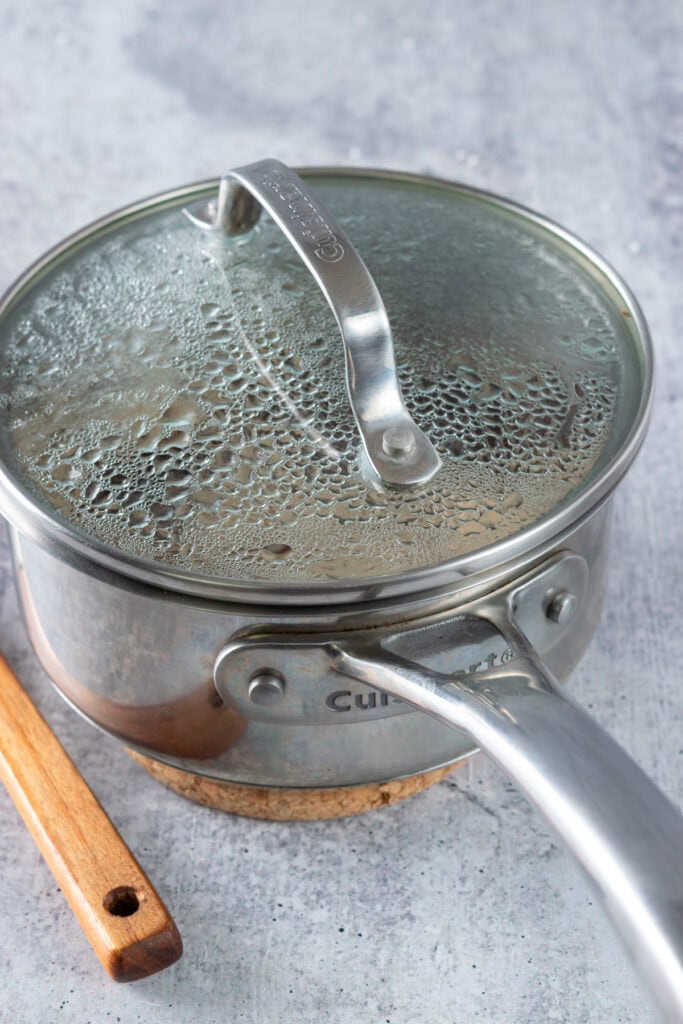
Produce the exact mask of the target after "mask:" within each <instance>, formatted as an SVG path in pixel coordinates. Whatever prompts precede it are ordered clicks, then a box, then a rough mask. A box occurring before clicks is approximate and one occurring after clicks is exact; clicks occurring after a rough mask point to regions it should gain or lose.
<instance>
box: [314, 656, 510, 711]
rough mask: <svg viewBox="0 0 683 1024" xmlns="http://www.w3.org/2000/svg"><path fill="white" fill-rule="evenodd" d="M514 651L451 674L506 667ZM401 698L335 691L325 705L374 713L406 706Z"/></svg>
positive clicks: (458, 674) (377, 692)
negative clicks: (394, 706)
mask: <svg viewBox="0 0 683 1024" xmlns="http://www.w3.org/2000/svg"><path fill="white" fill-rule="evenodd" d="M513 657H514V651H513V650H512V649H511V648H510V647H508V648H507V649H506V650H504V651H503V652H502V654H500V655H498V654H489V655H487V657H486V658H484V660H483V661H477V662H475V664H474V665H469V666H468V668H460V669H457V670H456V671H455V672H450V673H449V674H450V675H452V676H467V675H471V674H472V673H473V672H479V671H483V670H485V669H489V668H495V666H496V665H505V664H506V663H507V662H508V661H512V659H513ZM404 703H405V701H402V700H401V699H400V698H399V697H390V696H389V694H388V693H384V691H383V690H364V691H363V693H354V692H353V690H334V691H333V692H332V693H330V694H328V696H327V697H326V699H325V705H326V706H327V707H328V708H329V709H330V711H339V712H344V711H352V710H356V711H374V710H376V709H377V708H386V707H389V705H390V704H404Z"/></svg>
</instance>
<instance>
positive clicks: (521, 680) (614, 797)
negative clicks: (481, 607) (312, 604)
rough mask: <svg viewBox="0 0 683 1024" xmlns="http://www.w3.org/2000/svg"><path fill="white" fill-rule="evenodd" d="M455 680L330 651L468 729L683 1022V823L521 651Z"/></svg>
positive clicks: (365, 653)
mask: <svg viewBox="0 0 683 1024" xmlns="http://www.w3.org/2000/svg"><path fill="white" fill-rule="evenodd" d="M522 647H523V655H522V656H521V657H520V658H518V659H517V660H516V661H514V662H511V663H509V664H508V665H506V666H505V667H503V668H500V669H493V670H491V671H487V672H481V673H477V674H476V675H473V676H470V677H465V678H458V679H453V678H451V677H448V676H443V675H440V674H439V673H435V672H431V671H430V670H428V669H425V668H423V667H421V666H418V665H415V664H414V663H412V662H408V661H405V660H403V659H401V658H398V657H396V656H393V655H392V654H390V653H388V652H387V651H386V650H384V649H383V648H379V647H376V648H374V649H373V648H372V647H366V648H365V649H362V648H361V649H359V650H354V648H353V646H352V645H349V647H348V648H347V647H346V646H345V645H344V644H343V643H342V644H340V643H335V644H334V645H330V646H329V648H328V651H329V653H330V655H331V657H332V658H333V659H334V663H335V666H336V668H337V669H338V671H340V672H342V673H343V674H344V675H348V676H350V677H352V678H353V679H357V680H359V681H361V682H363V683H366V684H367V685H368V686H370V687H372V688H373V689H375V688H377V689H381V690H384V691H385V692H387V693H389V694H391V695H393V696H395V697H400V698H401V699H402V700H406V701H408V702H410V703H411V704H413V705H415V707H418V708H420V709H421V710H423V711H426V712H428V713H429V714H431V715H434V716H435V717H436V718H439V719H441V720H442V721H444V722H447V723H448V724H449V725H452V726H454V727H456V728H458V729H463V730H465V731H466V732H467V733H469V735H470V736H472V737H473V739H474V740H475V741H476V742H477V743H478V745H479V746H481V748H482V749H483V750H484V751H485V752H486V753H487V754H489V756H490V757H492V758H493V760H494V761H496V762H497V763H498V764H499V765H500V767H501V768H502V769H503V770H504V771H505V772H506V773H507V774H508V775H509V776H510V777H511V778H512V779H514V780H515V782H516V783H517V784H518V786H519V788H520V789H521V790H522V791H523V792H524V793H525V794H526V796H527V797H528V798H529V800H530V801H531V802H532V803H534V804H535V805H536V807H537V808H538V809H539V810H540V811H541V812H542V814H544V815H545V817H546V818H547V819H548V821H549V822H550V823H551V825H553V827H554V828H555V830H556V831H557V833H558V834H559V836H560V837H561V839H562V840H563V841H564V844H565V845H566V846H567V848H568V849H569V850H570V851H571V852H572V853H573V854H574V856H575V857H576V859H577V860H578V862H579V863H580V864H581V865H582V867H583V868H584V869H585V871H586V872H587V873H588V875H589V877H590V879H591V881H592V882H593V885H594V886H595V887H596V888H597V890H598V894H599V897H600V899H601V900H602V903H603V904H604V906H605V909H606V910H607V913H608V914H609V916H610V917H611V918H612V920H613V922H614V924H615V925H616V927H617V929H618V931H619V932H620V934H621V936H622V938H623V940H624V942H625V943H626V946H627V948H628V949H629V950H630V952H631V954H632V955H633V957H634V959H635V961H636V964H637V965H638V967H639V968H640V970H641V971H642V974H643V975H644V977H645V978H646V979H647V980H648V981H649V983H650V984H651V986H652V989H653V991H654V994H655V996H656V998H657V1000H658V1001H659V1004H660V1006H661V1008H662V1010H663V1011H664V1015H665V1019H666V1020H667V1021H668V1022H669V1024H681V1022H682V1021H683V817H681V815H680V813H679V812H678V810H677V809H676V808H675V807H674V806H673V805H672V804H671V803H670V802H669V801H668V800H667V799H666V797H665V796H664V795H663V794H662V793H661V792H660V791H659V790H658V789H657V787H656V786H655V785H654V783H653V782H651V781H650V779H648V777H647V776H646V775H645V773H644V772H643V771H642V770H641V769H640V768H639V767H638V766H637V765H636V764H635V762H634V761H632V760H631V758H630V757H629V756H628V754H626V752H625V751H624V750H622V748H621V747H620V746H618V744H617V743H615V742H614V740H612V739H611V738H610V737H609V736H608V735H607V734H606V733H605V732H604V730H603V729H601V728H600V726H599V725H597V723H596V722H594V721H593V719H592V718H590V716H589V715H588V714H587V713H586V712H585V711H583V710H582V709H581V708H580V707H578V706H577V705H576V704H575V703H574V702H573V701H572V700H571V699H570V698H568V697H567V696H566V695H564V694H563V693H561V692H560V691H559V689H558V688H557V685H556V684H555V683H554V682H553V681H552V679H551V678H550V677H549V675H548V673H547V671H546V670H545V668H544V666H543V665H542V664H541V663H540V661H539V660H538V659H537V658H536V656H535V655H534V654H533V652H532V651H531V649H530V648H529V647H528V645H526V644H524V643H523V644H522Z"/></svg>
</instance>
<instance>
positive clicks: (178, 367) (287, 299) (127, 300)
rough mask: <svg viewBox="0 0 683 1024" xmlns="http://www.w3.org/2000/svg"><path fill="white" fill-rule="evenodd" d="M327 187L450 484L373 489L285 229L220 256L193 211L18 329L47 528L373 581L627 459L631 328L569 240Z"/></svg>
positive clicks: (66, 267)
mask: <svg viewBox="0 0 683 1024" xmlns="http://www.w3.org/2000/svg"><path fill="white" fill-rule="evenodd" d="M317 187H318V192H319V194H320V195H321V196H322V198H323V200H324V201H325V202H326V203H327V205H328V206H329V207H330V209H331V210H332V211H333V212H334V213H335V215H336V216H337V218H338V219H339V220H340V221H341V223H342V224H343V226H344V227H345V229H346V230H347V232H348V234H349V235H350V237H351V238H352V239H353V240H354V242H355V244H356V247H357V248H358V249H359V250H360V252H361V254H362V255H363V257H364V258H365V260H366V262H367V264H368V266H369V268H370V270H371V273H372V274H373V276H374V277H375V280H376V282H377V284H378V286H379V289H380V291H381V293H382V295H383V298H384V301H385V305H386V307H387V310H388V313H389V318H390V320H391V323H392V327H393V330H394V341H395V345H396V351H397V362H398V367H399V375H400V380H401V385H402V388H403V392H404V396H405V399H406V403H407V405H408V407H409V409H410V410H411V413H412V414H413V416H414V418H415V419H416V421H417V422H418V423H419V425H420V426H421V427H422V429H423V430H424V431H425V432H426V434H427V435H428V436H429V437H430V439H431V440H432V442H433V443H434V445H435V446H436V448H437V450H438V451H439V454H440V455H441V458H442V460H443V468H442V469H441V471H440V472H439V474H438V475H437V476H436V477H435V478H434V479H433V480H431V481H430V482H429V483H428V484H427V485H426V486H424V487H420V488H415V489H411V490H389V489H384V488H382V487H381V486H380V485H379V483H378V482H377V481H374V480H372V479H371V478H370V476H369V475H368V473H367V472H366V469H365V466H364V464H363V460H362V458H361V457H360V454H359V447H360V441H359V437H358V435H357V431H356V428H355V423H354V420H353V416H352V414H351V411H350V408H349V403H348V399H347V395H346V388H345V381H344V360H343V354H342V349H341V343H340V339H339V335H338V329H337V326H336V324H335V321H334V319H333V317H332V314H331V313H330V311H329V310H328V308H327V306H326V305H325V302H324V299H323V298H322V296H321V294H320V292H319V291H318V289H317V286H316V285H315V284H314V282H313V281H312V279H311V278H310V277H309V276H308V273H307V271H306V270H305V269H304V268H303V267H302V266H301V264H300V263H299V260H298V258H297V257H296V255H295V253H294V252H293V250H291V249H290V247H289V245H288V243H287V242H286V241H284V239H282V237H281V236H280V234H279V232H278V229H277V228H276V227H275V226H274V225H273V224H272V223H271V222H270V221H268V220H266V219H265V218H263V219H262V222H261V223H260V224H259V225H258V226H257V228H256V229H254V230H253V231H252V232H251V233H250V234H249V235H247V236H245V237H243V238H241V239H239V240H237V241H236V240H230V239H223V238H215V237H213V236H211V237H209V236H207V235H205V234H203V233H202V232H201V231H199V230H198V229H197V228H195V227H193V226H192V225H191V224H190V222H189V221H188V220H187V219H186V218H185V217H184V215H183V213H182V211H181V209H180V208H179V207H177V206H176V207H173V208H170V209H168V208H166V209H164V210H162V211H156V212H155V213H154V214H153V216H149V217H146V218H144V219H142V220H140V219H138V220H135V221H132V222H129V223H124V224H122V225H119V226H117V227H116V228H115V229H114V230H110V231H109V232H107V233H104V234H103V235H101V236H100V237H99V238H97V239H95V241H93V242H91V243H90V244H88V245H87V246H85V247H82V248H81V249H79V250H77V251H75V252H73V253H71V254H70V255H68V256H67V258H65V259H63V260H62V261H61V262H59V263H58V265H57V266H56V267H55V268H54V269H53V270H52V271H50V272H49V273H48V274H47V275H46V276H44V277H43V279H42V280H41V281H40V282H39V283H38V284H37V285H36V286H35V287H34V288H33V289H32V290H31V291H29V292H28V294H26V295H25V297H24V298H23V299H22V300H21V302H19V303H18V304H17V305H16V307H15V309H14V310H13V311H12V312H11V314H10V316H8V317H7V318H6V319H5V321H4V324H3V325H2V326H0V343H1V346H2V381H1V383H2V409H1V416H2V429H3V433H4V443H5V447H6V449H8V450H9V454H8V455H7V456H6V457H7V459H8V462H9V466H10V469H11V471H12V472H13V473H14V474H15V475H16V476H17V477H19V479H20V480H21V481H22V483H23V485H24V486H27V487H28V488H29V489H30V490H31V491H32V492H33V493H34V495H36V496H37V497H38V500H39V501H41V502H42V504H43V505H44V506H47V507H48V508H49V509H50V510H52V511H53V512H55V513H56V514H57V515H59V516H61V517H63V518H66V519H68V520H70V521H71V522H72V523H73V524H75V525H76V526H77V527H78V528H79V529H80V530H81V531H83V532H84V533H86V534H89V535H91V536H93V537H96V538H98V539H99V540H100V541H102V542H105V543H107V544H110V545H112V546H113V547H115V548H120V549H123V550H125V551H127V552H130V553H133V554H135V555H138V556H141V557H143V558H146V559H151V560H153V561H155V562H160V563H164V564H165V565H170V566H175V567H181V568H183V569H186V570H191V571H194V572H198V573H202V574H208V575H211V576H216V577H227V578H235V579H241V580H271V581H280V582H282V581H287V582H300V581H306V580H311V579H318V580H319V579H339V578H358V577H361V578H367V577H374V576H385V575H388V574H393V573H399V572H402V571H405V570H407V569H414V568H419V567H423V566H427V565H432V564H435V563H438V562H442V561H444V560H447V559H451V558H454V557H455V556H458V555H462V554H464V553H467V552H472V551H474V550H475V549H478V548H481V547H482V546H484V545H489V544H492V543H494V542H495V541H498V540H500V539H502V538H504V537H506V536H508V535H510V534H513V533H515V532H517V531H519V530H520V529H522V528H523V527H524V526H527V525H528V524H530V523H532V522H534V521H535V520H537V519H538V518H539V517H540V516H543V515H544V514H546V513H548V512H549V511H551V510H552V509H553V508H555V507H556V506H558V505H559V504H561V503H562V502H564V501H565V500H566V499H567V497H568V496H570V495H571V494H572V492H573V491H574V490H575V489H576V487H577V486H578V485H580V484H581V483H583V482H585V481H586V480H587V479H589V478H590V475H591V473H592V472H594V471H595V469H596V467H598V466H600V465H602V464H604V462H605V461H606V460H607V459H609V457H610V455H611V453H612V451H613V450H614V448H615V447H616V445H617V444H618V442H619V439H620V433H621V432H623V429H624V424H627V423H628V421H629V418H630V416H631V415H632V408H631V406H632V405H633V402H634V401H635V397H634V394H635V390H636V389H635V386H634V385H631V384H629V381H630V379H631V378H632V377H633V376H634V371H633V369H630V370H629V362H631V363H632V362H633V360H634V356H633V354H632V346H631V342H630V336H629V331H628V325H627V324H626V323H625V316H624V312H623V311H621V310H620V309H619V308H618V307H617V306H615V305H613V304H612V301H611V300H610V299H609V298H608V297H607V296H606V295H605V294H604V293H603V291H602V290H601V288H600V287H599V286H598V284H597V283H596V281H595V280H594V279H593V278H592V277H591V276H590V274H589V273H588V271H587V270H586V269H585V268H584V267H581V266H579V265H577V262H576V261H575V259H574V258H573V257H572V256H571V255H570V254H569V253H568V251H566V250H565V249H564V248H563V247H562V245H561V243H559V242H557V241H556V240H554V239H553V237H552V236H551V235H549V234H548V233H547V232H545V231H543V230H541V229H540V228H536V227H534V226H533V225H530V224H529V223H527V222H525V221H524V220H523V219H521V218H520V217H519V216H517V215H514V214H512V213H509V212H506V211H504V210H500V209H497V208H495V207H492V206H490V205H488V204H487V203H485V202H483V201H481V200H477V199H474V198H472V197H468V196H457V195H453V194H451V193H443V192H440V191H439V190H427V189H417V188H416V187H414V186H408V185H401V184H398V183H396V184H391V185H383V186H381V187H380V186H379V185H378V184H377V183H376V182H372V181H357V182H351V183H346V184H344V183H342V182H336V183H318V186H317ZM361 208H363V210H364V212H362V213H361V212H360V210H361ZM631 392H634V394H631Z"/></svg>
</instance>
